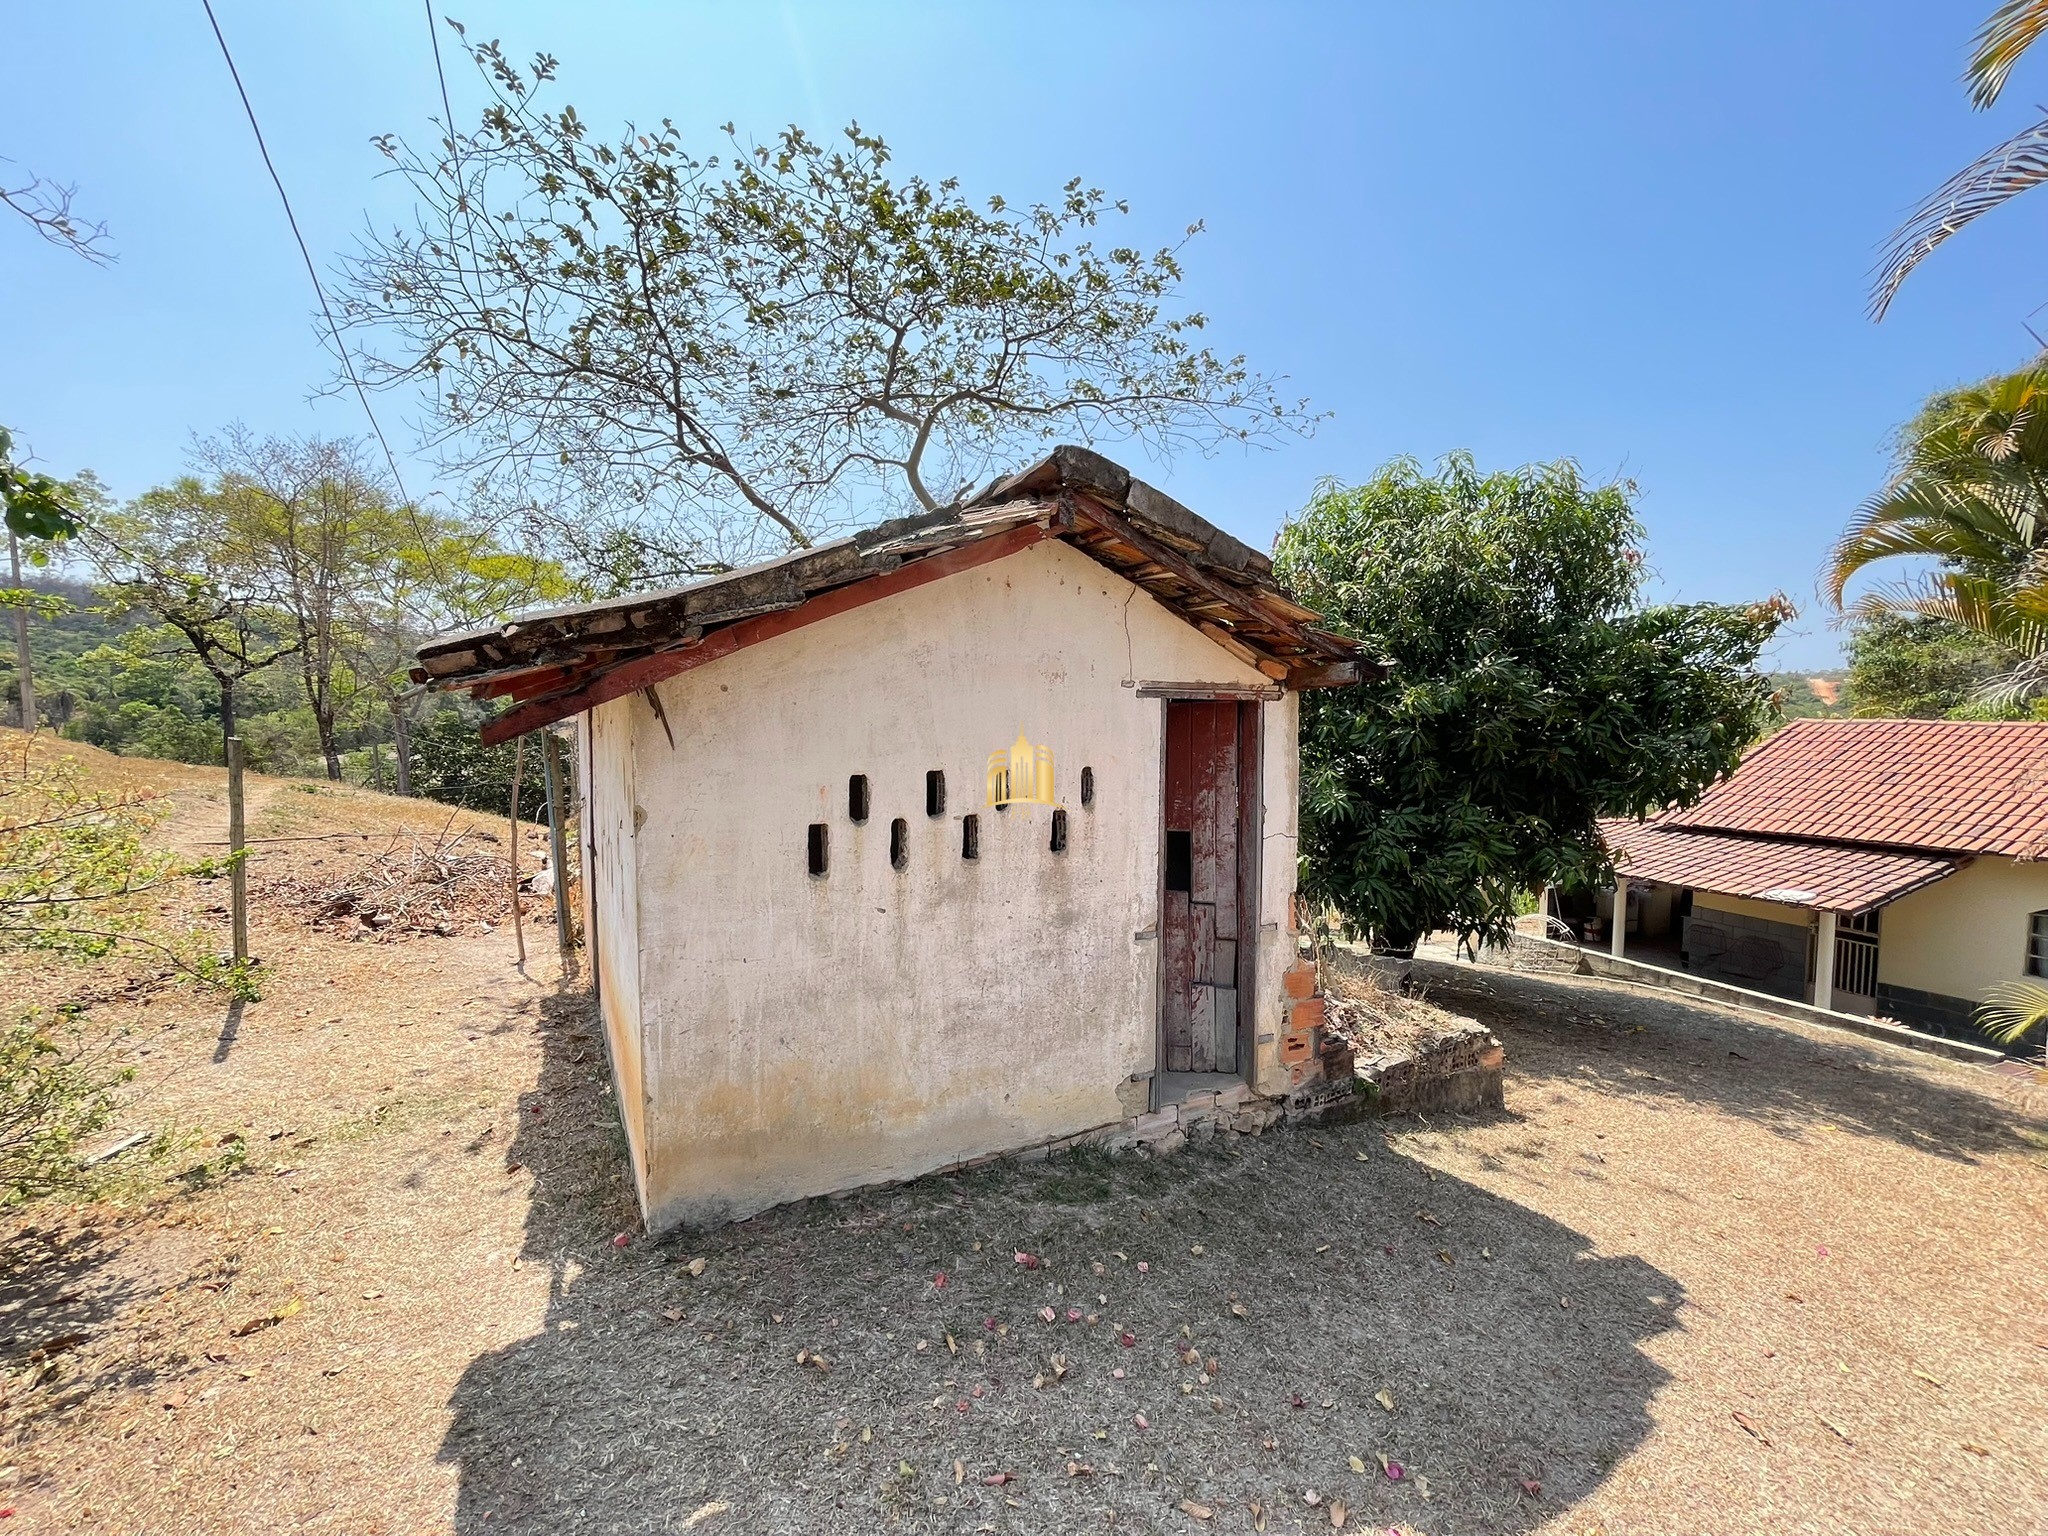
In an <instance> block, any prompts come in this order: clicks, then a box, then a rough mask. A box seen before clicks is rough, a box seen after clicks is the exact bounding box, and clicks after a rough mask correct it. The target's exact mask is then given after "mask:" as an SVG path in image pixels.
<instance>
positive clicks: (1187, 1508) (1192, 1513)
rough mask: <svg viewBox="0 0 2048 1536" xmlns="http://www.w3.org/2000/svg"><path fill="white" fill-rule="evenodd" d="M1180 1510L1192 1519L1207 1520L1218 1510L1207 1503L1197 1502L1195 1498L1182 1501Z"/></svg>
mask: <svg viewBox="0 0 2048 1536" xmlns="http://www.w3.org/2000/svg"><path fill="white" fill-rule="evenodd" d="M1180 1512H1181V1513H1182V1514H1184V1515H1186V1516H1188V1517H1189V1518H1190V1519H1192V1520H1206V1519H1208V1518H1209V1517H1210V1516H1211V1515H1213V1514H1215V1513H1216V1511H1215V1510H1213V1509H1211V1508H1210V1507H1209V1506H1208V1505H1206V1504H1197V1503H1196V1502H1195V1501H1194V1500H1193V1499H1182V1500H1181V1501H1180Z"/></svg>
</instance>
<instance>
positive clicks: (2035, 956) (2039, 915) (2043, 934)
mask: <svg viewBox="0 0 2048 1536" xmlns="http://www.w3.org/2000/svg"><path fill="white" fill-rule="evenodd" d="M2027 974H2028V975H2029V976H2048V912H2036V913H2034V914H2033V915H2032V916H2031V917H2029V918H2028V919H2027Z"/></svg>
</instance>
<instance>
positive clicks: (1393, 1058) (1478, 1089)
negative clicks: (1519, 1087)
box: [1358, 1024, 1507, 1115]
mask: <svg viewBox="0 0 2048 1536" xmlns="http://www.w3.org/2000/svg"><path fill="white" fill-rule="evenodd" d="M1506 1063H1507V1051H1506V1049H1505V1048H1504V1047H1503V1046H1502V1045H1501V1043H1500V1041H1498V1040H1497V1039H1495V1038H1494V1035H1493V1031H1491V1030H1490V1029H1488V1028H1487V1027H1486V1026H1485V1025H1483V1024H1464V1025H1460V1026H1459V1027H1457V1028H1456V1029H1453V1030H1450V1031H1448V1032H1446V1033H1445V1034H1442V1035H1439V1036H1438V1037H1437V1038H1435V1039H1434V1040H1430V1041H1428V1042H1426V1043H1424V1044H1423V1045H1421V1046H1419V1047H1417V1048H1416V1049H1414V1050H1406V1051H1388V1052H1386V1053H1385V1054H1383V1055H1379V1056H1373V1057H1370V1058H1361V1059H1360V1061H1359V1063H1358V1078H1359V1081H1360V1083H1361V1084H1363V1085H1364V1089H1363V1094H1362V1096H1363V1097H1365V1098H1367V1099H1368V1100H1369V1101H1370V1104H1371V1112H1372V1113H1373V1114H1376V1115H1468V1114H1475V1113H1477V1112H1478V1111H1480V1110H1486V1109H1503V1108H1505V1107H1506V1090H1505V1088H1504V1086H1503V1083H1502V1072H1503V1070H1504V1068H1505V1066H1506Z"/></svg>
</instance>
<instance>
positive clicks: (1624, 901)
mask: <svg viewBox="0 0 2048 1536" xmlns="http://www.w3.org/2000/svg"><path fill="white" fill-rule="evenodd" d="M1607 947H1608V951H1609V952H1610V953H1611V954H1612V955H1613V956H1614V958H1615V959H1617V960H1619V959H1620V958H1621V952H1622V951H1623V950H1624V949H1626V948H1627V947H1628V877H1627V876H1625V875H1616V876H1615V877H1614V932H1613V933H1612V934H1611V935H1610V936H1609V940H1608V945H1607Z"/></svg>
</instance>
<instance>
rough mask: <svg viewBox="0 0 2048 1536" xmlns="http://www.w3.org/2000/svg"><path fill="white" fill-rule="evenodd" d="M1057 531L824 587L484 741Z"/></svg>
mask: <svg viewBox="0 0 2048 1536" xmlns="http://www.w3.org/2000/svg"><path fill="white" fill-rule="evenodd" d="M1050 536H1051V535H1050V533H1049V531H1048V530H1047V529H1045V528H1042V527H1040V526H1039V525H1038V524H1037V523H1026V524H1025V525H1024V526H1023V527H1021V528H1012V529H1011V530H1010V531H1009V532H1007V533H996V534H990V535H989V536H988V537H986V538H982V539H977V540H976V541H975V542H974V543H972V544H963V545H961V546H960V547H959V548H957V549H949V550H947V551H946V552H945V553H944V554H942V555H931V556H929V557H927V558H926V559H923V560H914V561H912V562H911V563H910V564H908V565H903V566H899V567H897V568H896V569H895V570H893V571H890V572H889V573H888V574H887V575H884V576H870V577H869V578H868V579H867V580H865V581H856V582H853V583H851V584H849V585H847V586H844V587H838V588H835V589H834V590H832V591H830V592H824V593H820V594H819V595H818V596H816V597H814V598H812V599H810V600H809V601H808V602H806V603H804V604H802V605H801V606H799V607H796V608H785V609H784V610H783V611H782V612H780V613H764V614H762V615H760V616H759V617H758V618H752V619H742V620H740V622H739V623H737V624H731V625H728V626H726V627H725V628H724V629H717V630H713V631H712V632H711V633H710V634H708V635H706V636H705V637H704V638H703V639H702V640H700V641H698V642H697V643H696V644H695V645H692V646H688V647H686V648H684V649H682V650H677V651H662V652H660V653H659V654H657V655H653V656H642V657H639V658H638V659H636V660H634V661H629V662H626V663H624V664H623V665H620V666H617V667H614V668H612V669H611V670H610V671H609V672H606V673H604V674H603V675H602V676H601V677H599V678H598V679H597V680H596V681H594V682H592V683H591V684H589V685H588V686H587V687H584V688H580V689H577V690H576V691H575V692H573V693H558V694H554V695H551V696H550V697H547V698H542V699H535V700H533V701H532V702H531V703H527V704H521V705H519V706H518V707H517V708H515V709H509V710H507V711H506V712H505V713H504V714H502V715H500V716H499V717H498V718H497V719H495V720H493V721H492V722H491V723H490V724H489V725H486V726H485V727H484V729H483V740H484V745H485V746H495V745H497V744H498V743H499V742H501V741H510V740H511V739H512V738H513V737H515V736H523V735H524V734H525V733H526V732H528V731H532V730H538V729H539V728H540V727H541V726H543V725H552V724H553V723H554V722H555V721H557V720H566V719H568V718H569V716H571V715H577V714H581V713H582V712H583V711H584V710H586V709H592V708H595V707H596V706H597V705H599V704H608V703H610V702H611V701H612V700H613V699H621V698H624V697H625V696H626V695H627V694H629V693H638V692H639V691H640V690H641V689H642V688H649V687H652V686H653V685H654V684H656V683H659V682H662V681H664V680H665V679H667V678H671V677H675V676H676V675H678V674H679V673H683V672H688V671H691V670H693V669H694V668H697V667H701V666H703V665H705V663H707V662H713V661H717V660H719V659H720V658H721V657H725V656H730V655H732V653H733V652H735V651H739V650H744V649H745V648H746V647H748V646H750V645H758V644H760V643H761V642H762V641H763V640H772V639H774V638H775V637H776V636H777V635H786V634H788V633H790V632H791V631H792V630H798V629H802V628H804V627H805V626H806V625H810V624H815V623H817V622H818V621H819V620H820V619H830V618H836V617H837V616H838V615H840V614H842V613H850V612H852V611H853V610H854V609H856V608H864V607H866V606H867V605H868V604H869V603H873V602H878V601H880V600H881V599H882V598H885V597H894V596H896V594H897V593H899V592H909V591H912V590H913V589H915V588H917V587H922V586H925V585H927V584H928V583H930V582H934V581H938V580H940V579H941V578H942V577H946V576H953V575H957V574H958V573H959V572H961V571H971V570H973V569H974V568H975V567H976V566H979V565H987V564H989V563H990V562H991V561H995V560H1001V559H1004V558H1006V557H1007V556H1010V555H1014V554H1016V553H1017V552H1018V551H1019V550H1024V549H1029V548H1030V547H1031V546H1032V545H1034V544H1036V543H1038V542H1039V541H1040V540H1042V539H1045V538H1048V537H1050Z"/></svg>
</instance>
